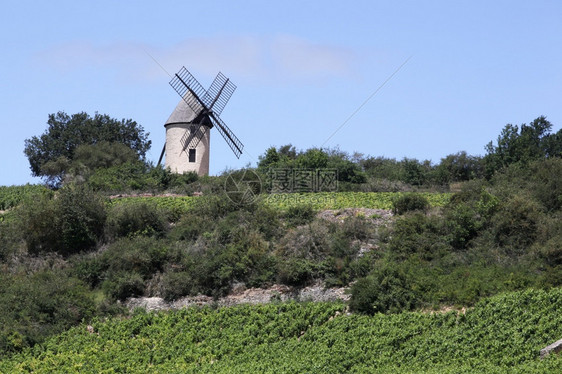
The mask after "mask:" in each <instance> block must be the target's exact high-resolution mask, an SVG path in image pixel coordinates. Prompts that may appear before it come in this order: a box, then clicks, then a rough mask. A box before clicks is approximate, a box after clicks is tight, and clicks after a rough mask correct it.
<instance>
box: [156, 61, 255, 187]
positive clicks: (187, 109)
mask: <svg viewBox="0 0 562 374" xmlns="http://www.w3.org/2000/svg"><path fill="white" fill-rule="evenodd" d="M170 85H171V86H172V87H173V88H174V89H175V90H176V92H177V93H178V94H179V95H180V96H181V98H182V100H180V102H179V103H178V105H177V106H176V109H174V111H173V112H172V114H171V115H170V118H168V120H167V121H166V124H165V125H164V127H165V128H166V143H165V144H164V148H163V149H162V154H161V155H160V159H159V160H158V165H160V163H161V162H162V158H163V157H164V154H165V155H166V162H165V167H166V168H169V169H170V171H172V172H173V173H186V172H191V171H192V172H196V173H197V174H198V175H200V176H201V175H207V174H209V152H210V141H211V132H210V129H211V128H213V127H216V128H217V130H218V131H219V133H220V134H221V135H222V137H223V138H224V140H225V141H226V142H227V144H228V145H229V146H230V148H231V149H232V151H233V152H234V155H235V156H236V157H237V158H239V157H240V155H241V154H242V149H243V148H244V145H243V144H242V142H240V140H239V139H238V138H237V137H236V135H234V133H233V132H232V131H231V130H230V129H229V128H228V126H226V123H224V122H223V121H222V120H221V119H220V117H219V115H220V114H221V113H222V110H223V109H224V107H225V105H226V103H227V102H228V100H229V99H230V97H231V96H232V94H233V93H234V90H236V86H235V85H234V84H233V83H232V82H231V81H230V80H229V79H228V78H226V77H225V76H224V75H222V74H221V73H218V74H217V77H216V78H215V80H214V81H213V83H212V84H211V87H209V89H208V90H205V89H204V88H203V86H201V84H199V82H198V81H197V80H196V79H195V78H194V77H193V75H191V73H189V71H187V69H186V68H185V67H183V68H182V69H181V70H180V71H179V73H177V74H176V75H175V76H174V78H172V80H171V81H170Z"/></svg>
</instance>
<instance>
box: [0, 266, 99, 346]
mask: <svg viewBox="0 0 562 374" xmlns="http://www.w3.org/2000/svg"><path fill="white" fill-rule="evenodd" d="M93 313H94V302H93V300H92V298H91V296H90V295H89V294H88V292H87V290H86V288H85V287H84V285H83V284H82V282H80V281H79V280H78V279H76V278H72V277H68V276H66V275H65V274H64V273H62V272H52V271H40V272H38V273H35V274H33V275H31V276H27V275H13V276H8V275H0V356H1V355H2V353H9V352H15V351H19V350H21V349H22V348H25V347H28V346H33V345H34V344H36V343H40V342H42V341H44V340H45V338H47V337H48V336H50V335H53V334H57V333H60V332H62V331H64V330H66V329H68V328H69V327H71V326H74V325H77V324H78V323H80V322H81V321H83V320H84V319H87V318H90V317H91V316H92V315H93Z"/></svg>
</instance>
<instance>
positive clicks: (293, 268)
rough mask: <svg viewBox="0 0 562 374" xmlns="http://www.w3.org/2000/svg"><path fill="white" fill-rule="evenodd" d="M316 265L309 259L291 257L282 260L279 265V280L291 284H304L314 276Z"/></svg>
mask: <svg viewBox="0 0 562 374" xmlns="http://www.w3.org/2000/svg"><path fill="white" fill-rule="evenodd" d="M314 273H315V272H314V265H313V264H312V263H311V262H310V261H307V260H304V259H298V258H291V259H288V260H284V261H280V262H279V264H278V267H277V276H278V278H279V281H280V282H281V283H283V284H287V285H289V286H297V287H300V286H304V285H306V284H307V283H308V282H309V281H310V280H312V279H313V278H314V275H315V274H314Z"/></svg>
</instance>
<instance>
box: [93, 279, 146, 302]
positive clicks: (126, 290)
mask: <svg viewBox="0 0 562 374" xmlns="http://www.w3.org/2000/svg"><path fill="white" fill-rule="evenodd" d="M102 288H103V290H104V292H105V294H106V295H107V296H108V297H110V298H112V299H115V300H125V299H126V298H128V297H135V296H142V295H143V293H144V289H145V285H144V280H143V278H142V276H141V275H140V274H139V273H137V272H131V273H130V272H120V273H111V276H110V278H108V279H107V280H106V281H104V282H103V285H102Z"/></svg>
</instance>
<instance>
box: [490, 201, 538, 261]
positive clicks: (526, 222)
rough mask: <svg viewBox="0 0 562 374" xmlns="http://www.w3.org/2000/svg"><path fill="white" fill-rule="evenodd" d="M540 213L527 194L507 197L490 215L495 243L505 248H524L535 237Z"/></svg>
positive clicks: (515, 249) (516, 249)
mask: <svg viewBox="0 0 562 374" xmlns="http://www.w3.org/2000/svg"><path fill="white" fill-rule="evenodd" d="M540 213H541V208H540V206H539V204H537V203H536V202H535V201H533V200H531V199H529V197H528V196H525V195H515V196H513V197H511V198H509V199H508V200H507V201H506V202H505V203H504V204H502V205H501V207H500V209H499V210H498V212H497V213H496V214H495V215H494V216H493V217H492V225H493V232H494V236H495V241H496V243H497V244H498V245H500V246H502V247H505V248H506V249H507V250H514V251H519V250H524V249H526V248H527V247H528V246H530V245H531V244H532V243H533V242H534V240H535V239H536V236H537V225H538V220H539V217H540Z"/></svg>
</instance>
